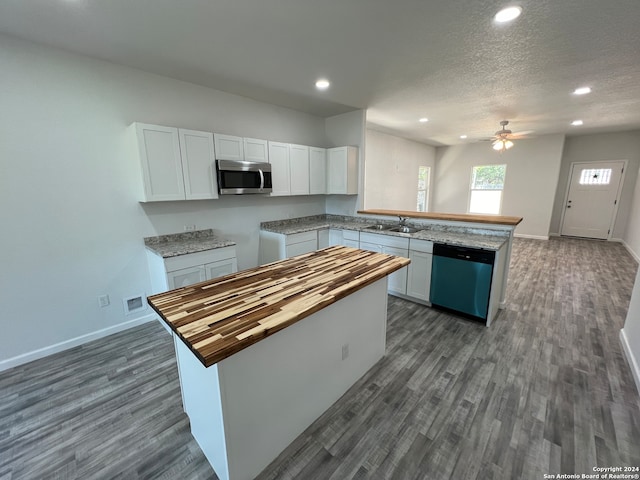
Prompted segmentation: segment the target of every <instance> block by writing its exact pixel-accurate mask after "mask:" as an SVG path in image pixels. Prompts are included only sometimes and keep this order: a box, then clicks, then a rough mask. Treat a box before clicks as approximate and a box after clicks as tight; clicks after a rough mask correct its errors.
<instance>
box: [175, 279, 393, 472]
mask: <svg viewBox="0 0 640 480" xmlns="http://www.w3.org/2000/svg"><path fill="white" fill-rule="evenodd" d="M386 325H387V277H384V278H383V279H381V280H378V281H376V282H375V283H372V284H371V285H369V286H367V287H365V288H363V289H361V290H358V291H356V292H354V293H352V294H351V295H349V296H347V297H345V298H343V299H341V300H339V301H338V302H336V303H333V304H331V305H329V306H328V307H326V308H324V309H322V310H320V311H318V312H316V313H314V314H313V315H311V316H309V317H307V318H305V319H303V320H301V321H299V322H297V323H295V324H293V325H290V326H289V327H287V328H285V329H284V330H282V331H280V332H278V333H276V334H275V335H272V336H269V337H267V338H265V339H263V340H262V341H260V342H258V343H255V344H254V345H252V346H250V347H248V348H246V349H244V350H242V351H240V352H238V353H236V354H234V355H232V356H230V357H228V358H226V359H224V360H222V361H221V362H219V363H217V364H214V365H212V366H210V367H209V368H205V367H204V366H203V365H202V363H200V362H199V361H198V360H197V359H196V357H195V356H194V355H193V353H192V352H191V351H190V350H189V349H188V348H187V347H186V346H185V345H184V343H183V342H182V341H181V340H179V339H177V341H176V342H175V343H176V355H177V359H178V368H179V372H180V383H181V386H182V396H183V405H184V409H185V411H186V413H187V415H188V416H189V419H190V421H191V431H192V434H193V436H194V437H195V439H196V440H197V442H198V444H199V445H200V447H201V449H202V451H203V452H204V454H205V456H206V457H207V460H208V461H209V463H210V464H211V466H212V467H213V469H214V470H215V472H216V474H217V475H218V477H220V479H221V480H249V479H252V478H254V477H255V476H256V475H258V474H259V473H260V472H261V471H262V470H263V469H264V468H265V467H266V466H267V465H269V463H271V462H272V461H273V460H274V459H275V458H276V457H277V456H278V455H279V454H280V453H281V452H282V451H283V450H284V449H285V448H286V447H287V446H288V445H289V444H290V443H291V442H292V441H293V440H294V439H295V438H296V437H297V436H298V435H300V434H301V433H302V432H303V431H304V430H305V429H306V428H307V427H308V426H309V425H311V424H312V423H313V422H314V421H315V420H316V419H317V418H318V417H319V416H320V415H321V414H322V413H323V412H324V411H325V410H327V409H328V408H329V407H330V406H331V405H332V404H333V403H334V402H335V401H336V400H338V398H340V397H341V396H342V395H343V394H344V393H345V392H346V391H347V390H348V389H349V388H350V387H351V386H352V385H353V384H354V383H355V382H356V381H357V380H358V379H359V378H360V377H362V376H363V375H364V374H365V373H366V372H367V371H368V370H369V369H370V368H371V367H372V366H373V365H374V364H375V363H376V362H377V361H378V360H380V358H382V357H383V356H384V352H385V343H386ZM345 354H347V356H346V358H344V359H343V356H345Z"/></svg>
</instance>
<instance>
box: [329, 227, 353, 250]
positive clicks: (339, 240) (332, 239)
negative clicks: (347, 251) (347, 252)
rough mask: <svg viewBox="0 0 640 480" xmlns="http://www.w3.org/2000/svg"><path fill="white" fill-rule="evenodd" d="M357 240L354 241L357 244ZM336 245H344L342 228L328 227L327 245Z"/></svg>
mask: <svg viewBox="0 0 640 480" xmlns="http://www.w3.org/2000/svg"><path fill="white" fill-rule="evenodd" d="M357 243H358V242H356V244H357ZM336 245H344V243H343V237H342V230H338V229H335V228H330V229H329V246H330V247H334V246H336Z"/></svg>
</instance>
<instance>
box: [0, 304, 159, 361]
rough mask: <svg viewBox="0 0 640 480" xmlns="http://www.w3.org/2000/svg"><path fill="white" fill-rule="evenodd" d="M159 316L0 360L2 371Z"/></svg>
mask: <svg viewBox="0 0 640 480" xmlns="http://www.w3.org/2000/svg"><path fill="white" fill-rule="evenodd" d="M157 318H158V315H156V314H155V313H151V314H148V315H144V316H142V317H139V318H134V319H133V320H129V321H128V322H124V323H119V324H118V325H114V326H112V327H107V328H103V329H101V330H98V331H96V332H91V333H87V334H86V335H81V336H79V337H75V338H71V339H69V340H65V341H64V342H60V343H56V344H54V345H49V346H48V347H44V348H39V349H38V350H33V351H32V352H27V353H23V354H21V355H17V356H15V357H12V358H8V359H6V360H2V361H0V372H2V371H4V370H8V369H10V368H13V367H17V366H18V365H23V364H25V363H28V362H31V361H33V360H38V359H39V358H43V357H46V356H48V355H53V354H54V353H58V352H62V351H63V350H68V349H69V348H73V347H77V346H78V345H82V344H83V343H87V342H90V341H92V340H97V339H98V338H102V337H106V336H107V335H111V334H114V333H118V332H121V331H122V330H127V329H128V328H132V327H135V326H137V325H142V324H143V323H147V322H150V321H152V320H156V319H157Z"/></svg>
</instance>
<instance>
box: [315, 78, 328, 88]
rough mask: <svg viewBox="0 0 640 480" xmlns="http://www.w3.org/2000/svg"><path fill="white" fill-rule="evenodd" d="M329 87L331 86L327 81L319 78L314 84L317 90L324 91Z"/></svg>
mask: <svg viewBox="0 0 640 480" xmlns="http://www.w3.org/2000/svg"><path fill="white" fill-rule="evenodd" d="M329 85H331V83H329V80H327V79H326V78H321V79H320V80H318V81H317V82H316V88H317V89H318V90H326V89H327V88H329Z"/></svg>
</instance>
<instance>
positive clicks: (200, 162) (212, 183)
mask: <svg viewBox="0 0 640 480" xmlns="http://www.w3.org/2000/svg"><path fill="white" fill-rule="evenodd" d="M178 136H179V138H180V156H181V157H182V176H183V178H184V196H185V199H186V200H206V199H210V198H218V185H217V180H216V172H215V170H216V168H215V163H214V162H215V158H214V153H213V134H212V133H209V132H198V131H195V130H185V129H182V128H179V129H178Z"/></svg>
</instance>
